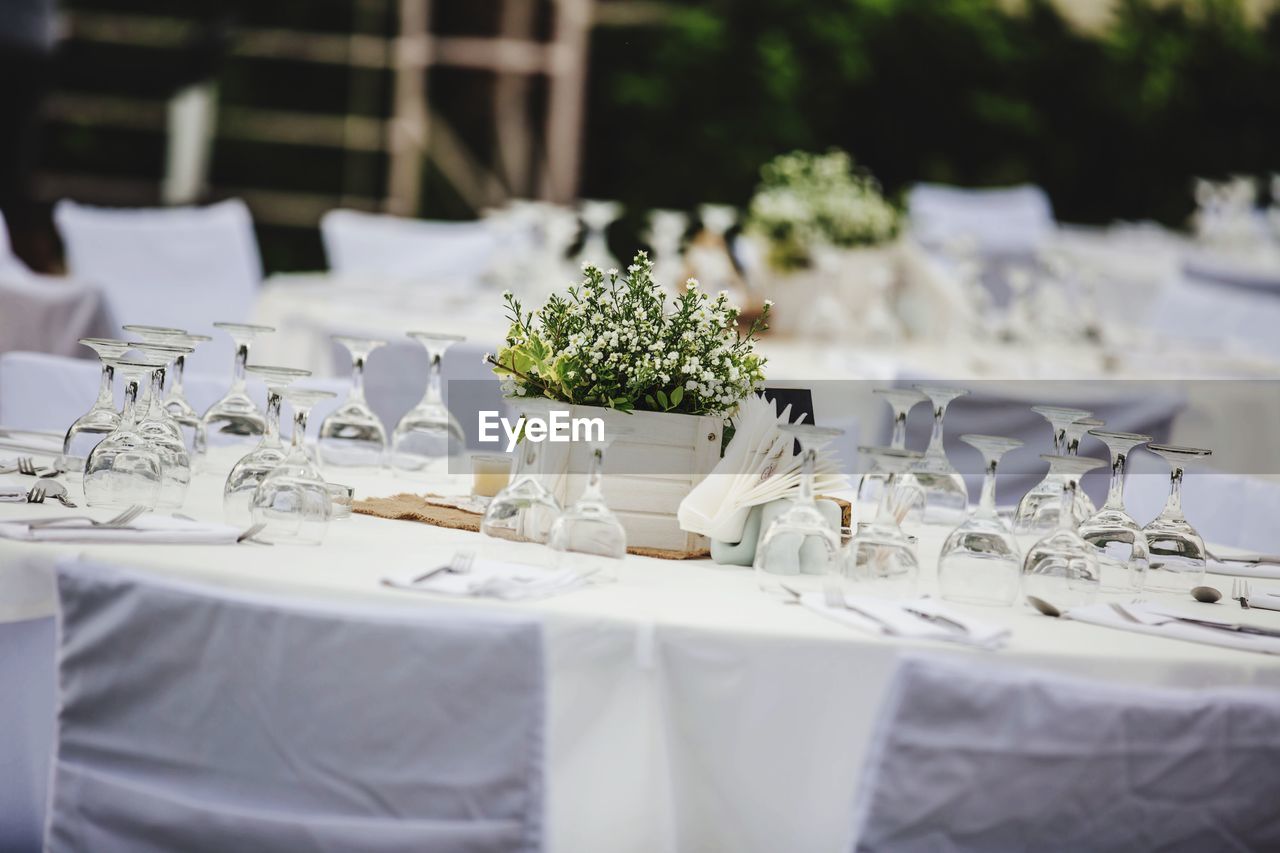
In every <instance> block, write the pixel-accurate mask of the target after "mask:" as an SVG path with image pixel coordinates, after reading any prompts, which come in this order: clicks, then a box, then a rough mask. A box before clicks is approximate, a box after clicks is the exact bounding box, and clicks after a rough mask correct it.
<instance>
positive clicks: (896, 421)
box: [889, 406, 907, 450]
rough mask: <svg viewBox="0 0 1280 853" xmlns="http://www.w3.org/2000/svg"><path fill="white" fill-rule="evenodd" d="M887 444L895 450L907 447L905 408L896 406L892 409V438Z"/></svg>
mask: <svg viewBox="0 0 1280 853" xmlns="http://www.w3.org/2000/svg"><path fill="white" fill-rule="evenodd" d="M889 445H890V446H891V447H893V448H895V449H896V450H905V449H906V448H907V410H906V409H901V408H898V407H897V406H895V407H894V409H893V438H892V439H891V440H890V442H889Z"/></svg>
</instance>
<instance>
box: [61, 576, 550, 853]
mask: <svg viewBox="0 0 1280 853" xmlns="http://www.w3.org/2000/svg"><path fill="white" fill-rule="evenodd" d="M58 595H59V600H60V614H59V642H60V650H59V657H58V678H59V711H58V745H57V754H56V756H55V759H54V771H53V794H52V801H51V808H50V813H51V816H50V819H49V825H48V830H47V833H46V839H45V841H46V848H45V849H46V850H47V851H50V853H61V851H84V850H93V851H96V853H116V851H119V853H126V851H128V853H149V851H156V853H159V851H173V850H183V851H209V853H214V851H217V853H223V852H224V851H228V850H254V851H260V853H270V851H279V853H304V851H340V850H362V851H386V853H392V851H395V852H396V853H399V851H404V850H431V851H495V853H496V851H517V850H518V851H530V850H538V849H540V848H541V846H542V834H543V830H542V825H543V823H542V821H543V817H542V800H543V793H542V791H543V772H544V771H543V742H544V736H543V726H544V719H543V718H544V702H545V697H544V677H543V653H542V632H541V627H540V625H539V624H538V623H537V622H534V621H532V620H528V619H524V618H508V617H507V616H506V615H505V614H493V613H485V612H480V611H474V610H468V611H467V612H465V613H459V612H457V611H456V610H444V609H433V608H424V607H422V606H421V605H420V604H419V605H418V606H416V607H414V608H412V609H410V608H408V607H403V606H374V605H365V606H356V605H347V604H343V605H338V604H336V603H332V604H331V603H321V602H316V601H307V602H297V601H284V600H281V599H279V598H270V597H267V596H257V595H254V594H252V593H244V592H238V591H237V592H232V591H227V590H220V589H219V590H215V589H213V588H201V587H199V586H196V585H191V584H186V583H182V582H176V581H171V580H162V579H159V578H155V577H149V576H147V575H146V574H143V573H133V572H130V571H127V570H123V569H117V568H113V567H111V566H106V565H102V564H94V563H90V562H88V561H83V560H63V561H61V562H60V564H59V567H58Z"/></svg>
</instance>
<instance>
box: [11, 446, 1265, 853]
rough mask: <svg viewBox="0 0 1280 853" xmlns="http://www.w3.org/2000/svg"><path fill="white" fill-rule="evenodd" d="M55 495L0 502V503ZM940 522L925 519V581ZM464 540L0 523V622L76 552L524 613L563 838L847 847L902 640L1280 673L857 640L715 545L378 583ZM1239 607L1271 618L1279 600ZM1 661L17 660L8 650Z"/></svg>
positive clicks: (207, 502) (386, 528) (185, 571)
mask: <svg viewBox="0 0 1280 853" xmlns="http://www.w3.org/2000/svg"><path fill="white" fill-rule="evenodd" d="M329 473H330V475H331V477H332V478H333V479H340V480H342V481H344V482H347V483H349V484H352V485H354V486H355V487H356V488H357V490H358V493H359V494H361V495H379V494H390V493H394V492H397V491H401V490H404V489H406V488H417V489H421V488H424V487H429V488H432V489H434V490H436V491H441V492H447V491H453V490H458V489H459V487H461V486H462V485H463V484H462V483H461V482H460V481H459V480H458V479H457V478H448V477H441V478H439V479H437V480H435V481H433V482H431V483H421V482H419V483H411V482H408V481H404V480H398V479H396V478H394V477H392V476H391V475H389V474H383V473H380V472H375V471H356V470H354V469H347V470H345V471H341V472H334V471H330V472H329ZM221 484H222V478H221V476H220V475H217V474H209V473H205V474H200V475H197V476H196V477H195V479H194V480H193V484H192V488H191V493H190V495H189V497H188V500H187V503H186V505H185V507H184V510H185V511H186V512H187V513H188V514H190V515H193V516H195V517H197V518H200V519H209V520H215V519H218V518H220V516H221V512H220V492H221ZM60 512H66V511H65V510H63V509H61V508H59V507H57V506H32V505H28V504H3V505H0V519H4V518H15V517H24V516H30V515H33V514H48V515H56V514H58V513H60ZM944 533H945V531H943V530H940V529H938V530H935V529H931V528H926V529H925V530H924V532H923V533H922V541H921V554H922V557H923V558H924V562H925V572H924V577H923V582H924V586H925V588H926V589H927V588H929V587H930V586H931V585H932V583H933V580H932V577H931V573H932V572H933V565H932V560H933V555H935V554H936V552H937V548H938V546H939V544H940V541H941V537H942V535H944ZM476 543H477V537H476V534H472V533H467V532H463V531H453V530H446V529H441V528H435V527H429V526H426V525H422V524H415V523H410V522H399V521H386V520H381V519H375V518H372V517H366V516H355V517H353V518H352V519H350V520H343V521H338V522H335V523H333V524H332V526H331V529H330V531H329V535H328V538H327V539H326V541H325V543H324V544H323V546H321V547H318V548H307V547H289V546H275V547H262V546H257V545H252V544H243V545H238V546H223V547H209V546H160V545H153V546H136V545H96V546H76V545H49V544H32V543H20V542H15V541H11V540H0V621H8V622H17V621H19V620H30V621H28V622H27V623H26V624H28V625H31V626H40V625H44V624H47V620H48V617H49V616H50V614H52V613H53V611H54V608H55V600H54V586H53V576H52V569H53V565H54V562H55V561H56V560H57V559H58V558H59V557H63V556H69V555H73V554H77V553H84V554H88V555H90V556H92V557H94V558H96V559H100V560H103V561H106V562H109V563H114V564H119V565H124V566H130V567H136V568H140V569H143V570H151V571H155V572H157V573H161V574H164V575H169V576H176V577H183V578H187V579H192V580H199V581H203V582H208V583H211V584H217V585H226V586H231V587H237V588H245V589H253V590H259V591H268V592H273V593H278V594H280V595H285V596H295V597H304V596H305V597H312V596H314V597H323V598H336V599H340V600H343V601H350V602H355V601H361V600H377V601H381V602H383V603H385V604H387V605H388V606H393V607H395V606H403V607H425V606H441V605H444V606H449V607H459V608H469V607H482V608H513V609H518V610H521V611H523V612H526V613H531V614H536V615H537V616H538V617H539V618H540V619H541V621H542V623H543V625H544V626H545V637H546V654H547V658H548V660H547V672H548V682H549V698H548V702H549V709H548V717H547V718H548V762H547V766H548V825H549V841H550V849H552V850H557V851H581V850H603V849H609V850H635V851H660V850H741V851H776V850H830V851H837V850H847V849H849V847H848V845H849V843H850V835H851V833H852V806H853V803H854V798H855V794H856V791H857V785H858V780H859V775H860V767H861V765H862V761H863V756H864V752H865V749H866V747H867V742H868V738H869V736H870V734H871V730H872V725H873V722H874V720H875V715H876V712H877V709H878V707H879V705H880V700H881V696H882V694H883V691H884V690H885V688H886V685H887V682H888V679H889V677H890V675H891V674H892V672H893V669H894V666H895V662H896V660H897V659H898V657H899V655H901V654H903V653H906V652H911V651H926V650H927V651H934V652H937V653H939V654H946V655H973V654H981V655H985V660H987V661H989V662H990V664H991V665H992V666H1028V667H1039V668H1048V669H1052V670H1055V671H1061V672H1069V673H1076V674H1080V675H1087V676H1089V677H1092V678H1098V679H1105V680H1109V681H1116V682H1120V683H1125V684H1135V685H1137V684H1152V685H1176V686H1186V687H1206V686H1212V685H1248V684H1252V685H1265V686H1269V687H1275V688H1280V658H1276V657H1271V656H1266V655H1261V654H1252V653H1247V652H1242V651H1233V650H1229V649H1222V648H1211V647H1207V646H1201V645H1195V644H1190V643H1183V642H1177V641H1173V640H1169V639H1165V638H1159V637H1149V636H1141V635H1137V634H1131V633H1128V632H1118V631H1112V630H1107V629H1104V628H1099V627H1092V626H1089V625H1084V624H1079V623H1073V622H1068V621H1059V620H1051V619H1048V618H1046V617H1043V616H1040V615H1038V614H1036V613H1034V612H1033V611H1031V610H1030V609H1027V608H1024V607H1021V606H1020V607H1016V608H1011V609H989V608H972V609H971V612H972V613H974V614H975V615H979V616H982V617H984V618H986V619H990V620H994V621H996V622H1000V623H1003V624H1005V625H1007V626H1008V627H1009V628H1010V629H1011V630H1012V632H1013V633H1012V639H1011V642H1010V643H1009V646H1008V647H1007V648H1006V649H1005V650H1003V651H1000V652H993V653H992V652H985V653H984V652H973V651H967V650H961V649H953V648H950V647H942V646H938V645H933V646H932V647H930V646H929V644H926V643H919V642H914V643H913V642H900V641H890V640H886V639H881V638H876V637H870V636H867V635H863V634H860V633H857V632H855V631H853V630H852V629H850V628H848V627H846V626H843V625H840V624H837V623H835V622H833V621H830V620H828V619H825V618H823V617H822V616H819V615H817V614H815V613H813V612H810V611H807V610H805V609H804V608H801V607H794V606H786V605H784V604H783V603H781V602H779V601H778V600H776V599H773V598H771V597H768V596H766V595H764V594H762V593H761V592H759V591H758V590H757V589H756V586H755V581H754V578H753V575H752V573H751V572H750V571H748V570H744V569H740V568H730V567H720V566H716V565H714V564H712V563H710V562H709V561H686V562H671V561H662V560H656V559H650V558H642V557H629V558H628V559H627V560H626V561H625V565H624V566H623V567H622V569H621V572H620V580H619V582H618V583H616V584H612V585H601V586H591V587H588V588H585V589H581V590H578V591H575V592H571V593H569V594H565V595H562V596H559V597H555V598H550V599H546V600H542V601H536V602H523V603H518V604H517V603H499V602H495V601H490V600H474V599H445V598H441V597H439V596H427V595H423V594H420V593H413V592H404V591H398V590H392V589H389V588H386V587H384V586H382V585H381V584H380V578H381V577H382V576H383V575H384V574H386V573H389V572H393V571H395V570H397V569H407V568H412V567H415V566H430V565H435V564H437V563H439V562H440V561H442V559H444V558H447V557H448V556H449V555H450V554H451V553H452V551H453V550H454V549H457V548H461V547H474V546H475V545H476ZM1227 584H1229V580H1227V579H1223V578H1219V579H1218V585H1219V586H1223V585H1227ZM1190 606H1192V607H1194V606H1196V605H1194V604H1191V605H1190ZM1224 612H1225V611H1224ZM1253 618H1255V619H1256V620H1257V621H1258V622H1259V623H1261V624H1270V625H1275V626H1280V613H1265V614H1261V613H1257V612H1256V611H1255V615H1254V616H1253ZM6 627H13V626H12V625H10V626H6ZM151 639H152V640H153V641H155V642H163V638H162V637H155V638H151ZM45 645H46V646H47V647H46V648H44V649H43V652H44V653H43V654H42V655H36V654H31V653H30V652H28V656H29V659H28V660H26V661H25V666H26V667H27V669H28V672H29V675H30V676H31V677H30V681H31V683H32V684H34V685H37V686H39V685H44V689H46V690H48V689H50V688H51V682H52V669H53V665H54V659H53V646H52V635H51V633H50V634H49V635H48V637H47V640H46V641H45ZM388 653H389V654H394V653H395V650H394V649H391V650H388ZM4 655H5V649H3V648H0V656H4ZM3 663H4V664H5V665H6V666H7V667H8V668H9V669H11V668H12V667H13V663H14V662H13V661H10V660H6V661H3ZM228 665H234V663H233V662H228ZM6 671H7V670H6ZM32 673H34V674H32ZM334 689H341V685H335V688H334ZM404 698H405V701H415V699H414V697H404ZM10 701H12V697H11V698H10ZM32 748H33V749H37V750H38V749H39V745H37V744H32Z"/></svg>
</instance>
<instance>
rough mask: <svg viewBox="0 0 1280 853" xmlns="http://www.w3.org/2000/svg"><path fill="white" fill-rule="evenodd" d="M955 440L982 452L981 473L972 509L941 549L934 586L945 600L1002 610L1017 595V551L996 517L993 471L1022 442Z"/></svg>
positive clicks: (1019, 551)
mask: <svg viewBox="0 0 1280 853" xmlns="http://www.w3.org/2000/svg"><path fill="white" fill-rule="evenodd" d="M960 440H961V441H963V442H964V443H965V444H968V445H969V446H971V447H973V448H975V449H976V450H977V451H978V452H979V453H981V454H982V460H983V465H984V468H985V471H986V473H985V475H984V476H983V480H982V498H981V499H980V500H979V501H978V508H977V509H975V510H974V511H973V514H972V515H970V516H969V518H968V519H966V520H965V521H964V522H963V523H962V524H961V525H960V526H959V527H957V528H956V529H955V530H953V531H951V535H950V536H948V537H947V540H946V542H944V543H943V545H942V555H941V557H940V558H939V560H938V587H939V589H940V591H941V593H942V597H943V598H945V599H948V600H950V601H966V602H970V603H972V604H995V605H1005V606H1007V605H1010V604H1013V602H1014V601H1015V600H1016V599H1017V597H1018V576H1019V574H1020V572H1021V570H1022V549H1021V548H1019V547H1018V541H1017V540H1016V539H1014V538H1013V530H1012V529H1010V527H1009V524H1008V522H1006V521H1005V520H1004V519H1003V518H1001V517H1000V516H999V515H997V514H996V467H997V466H998V465H999V464H1000V459H1001V457H1003V456H1004V455H1005V454H1006V453H1008V452H1009V451H1010V450H1014V449H1016V448H1018V447H1021V446H1022V442H1021V441H1019V440H1018V439H1016V438H1003V437H1001V436H996V435H962V436H960Z"/></svg>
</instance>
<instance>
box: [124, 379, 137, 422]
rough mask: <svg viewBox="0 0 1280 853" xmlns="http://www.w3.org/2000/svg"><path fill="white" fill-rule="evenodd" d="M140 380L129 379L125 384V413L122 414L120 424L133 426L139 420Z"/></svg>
mask: <svg viewBox="0 0 1280 853" xmlns="http://www.w3.org/2000/svg"><path fill="white" fill-rule="evenodd" d="M137 407H138V379H137V377H132V376H131V377H129V380H128V381H127V382H125V384H124V411H122V412H121V413H120V423H122V424H125V425H127V426H133V425H134V422H135V421H136V419H137Z"/></svg>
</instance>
